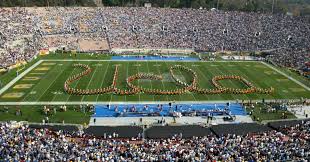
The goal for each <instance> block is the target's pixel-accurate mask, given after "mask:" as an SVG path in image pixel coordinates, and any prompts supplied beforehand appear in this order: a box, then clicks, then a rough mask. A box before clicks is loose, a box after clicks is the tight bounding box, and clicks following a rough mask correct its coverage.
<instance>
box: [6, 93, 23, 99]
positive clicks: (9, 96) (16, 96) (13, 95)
mask: <svg viewBox="0 0 310 162" xmlns="http://www.w3.org/2000/svg"><path fill="white" fill-rule="evenodd" d="M24 94H25V93H23V92H11V93H7V94H5V95H3V96H2V98H20V97H22V96H23V95H24Z"/></svg>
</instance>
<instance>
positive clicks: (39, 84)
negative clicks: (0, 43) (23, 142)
mask: <svg viewBox="0 0 310 162" xmlns="http://www.w3.org/2000/svg"><path fill="white" fill-rule="evenodd" d="M76 63H82V64H86V65H89V66H90V67H91V68H92V72H91V73H90V74H89V75H87V76H85V77H83V78H81V79H80V80H77V81H75V82H73V84H72V85H71V86H72V87H73V88H80V89H93V88H100V87H108V86H110V85H111V83H112V79H113V74H114V69H115V66H116V65H118V66H119V74H118V80H117V88H120V89H124V90H125V89H128V87H127V84H126V78H127V77H128V76H131V75H134V74H136V73H152V74H156V75H162V76H163V80H152V81H151V80H146V79H141V80H138V81H135V82H134V84H135V85H139V86H141V87H144V88H152V89H155V88H156V89H165V90H173V89H177V88H180V86H178V85H177V84H176V83H175V81H174V80H173V79H172V77H171V76H170V73H169V68H170V67H171V66H174V65H183V66H185V67H188V68H191V69H192V70H194V71H195V72H196V73H197V75H198V86H199V87H201V88H208V89H212V88H214V86H213V85H212V83H211V79H212V77H214V76H216V75H239V76H242V77H244V78H245V79H247V80H248V81H250V82H252V83H253V84H254V86H256V87H259V88H269V87H273V88H274V89H275V91H274V92H273V93H272V94H256V93H253V94H247V95H245V94H214V95H211V94H208V95H203V94H197V93H193V92H188V93H186V94H183V95H149V94H144V93H139V94H135V95H116V94H112V93H109V94H101V95H85V96H78V95H69V94H67V93H66V92H65V91H64V88H63V87H64V82H65V81H66V80H67V79H68V78H69V77H70V76H72V75H74V74H77V73H80V72H82V71H83V70H82V69H80V68H75V67H73V65H74V64H76ZM27 68H29V67H27ZM175 73H176V74H177V77H178V78H179V79H181V80H183V81H187V82H188V81H189V79H190V78H191V76H190V74H188V73H185V72H183V71H180V70H178V71H176V72H175ZM220 84H222V85H223V86H225V87H231V88H245V85H244V84H243V83H241V82H239V81H236V80H222V81H220ZM263 98H264V99H300V98H310V93H309V91H308V90H306V89H305V88H303V87H302V86H300V85H298V84H297V83H295V82H294V81H292V80H290V79H288V78H287V77H286V76H283V75H282V74H279V73H278V72H276V71H274V70H273V69H271V68H270V67H268V66H266V65H264V64H262V63H261V62H220V61H219V62H162V61H143V62H142V61H126V62H125V61H119V62H117V61H108V60H103V61H100V60H96V61H87V60H82V59H81V60H73V61H64V60H61V59H58V60H46V61H43V62H42V63H40V64H39V65H38V66H36V67H34V68H33V69H32V70H31V71H29V72H28V73H27V74H26V75H25V76H23V77H22V78H21V79H19V80H18V81H17V82H16V83H14V84H13V85H12V86H10V88H9V89H7V90H6V91H4V93H2V94H1V95H0V101H1V102H109V101H120V102H126V101H221V100H236V99H239V100H249V99H252V100H254V99H256V100H260V99H263Z"/></svg>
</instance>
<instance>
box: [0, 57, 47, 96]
mask: <svg viewBox="0 0 310 162" xmlns="http://www.w3.org/2000/svg"><path fill="white" fill-rule="evenodd" d="M42 62H43V60H40V61H38V62H36V63H35V64H33V65H32V66H31V67H29V68H28V69H27V70H25V71H24V72H22V73H21V74H19V75H18V76H17V77H16V78H14V79H13V80H12V81H10V82H9V83H8V84H6V85H5V86H4V87H3V88H2V89H0V95H1V94H2V93H3V92H5V91H6V90H8V89H9V88H10V87H11V86H12V85H14V84H15V83H16V82H17V81H19V80H20V79H21V78H22V77H24V76H25V75H26V74H28V73H29V72H30V71H31V70H32V69H34V68H36V67H37V66H38V65H40V64H41V63H42Z"/></svg>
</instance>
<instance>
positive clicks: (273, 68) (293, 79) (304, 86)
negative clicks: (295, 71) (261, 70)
mask: <svg viewBox="0 0 310 162" xmlns="http://www.w3.org/2000/svg"><path fill="white" fill-rule="evenodd" d="M261 63H262V64H264V65H266V66H267V67H269V68H270V69H272V70H274V71H276V72H278V73H279V74H281V75H283V76H285V77H287V78H288V79H290V80H291V81H293V82H295V83H297V84H298V85H300V86H302V87H303V88H305V89H306V90H308V91H310V88H309V87H308V86H306V85H305V84H303V83H301V82H300V81H298V80H296V79H295V78H293V77H291V76H289V75H287V74H285V73H284V72H282V71H280V70H278V69H276V68H275V67H273V66H271V65H269V64H268V63H266V62H263V61H261Z"/></svg>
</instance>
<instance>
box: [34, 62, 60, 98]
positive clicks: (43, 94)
mask: <svg viewBox="0 0 310 162" xmlns="http://www.w3.org/2000/svg"><path fill="white" fill-rule="evenodd" d="M55 66H56V65H55ZM65 69H66V68H63V70H62V71H61V72H60V73H58V75H57V76H56V79H54V81H53V82H52V84H49V86H48V87H47V88H46V89H45V90H44V92H43V93H42V95H41V96H40V97H39V98H38V100H37V101H39V100H40V98H41V97H42V96H43V95H44V94H45V93H46V91H48V89H50V87H51V86H52V85H53V84H54V82H55V81H56V80H57V79H58V78H59V77H60V75H61V74H62V73H63V72H64V71H65Z"/></svg>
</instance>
